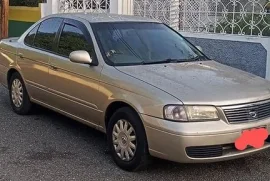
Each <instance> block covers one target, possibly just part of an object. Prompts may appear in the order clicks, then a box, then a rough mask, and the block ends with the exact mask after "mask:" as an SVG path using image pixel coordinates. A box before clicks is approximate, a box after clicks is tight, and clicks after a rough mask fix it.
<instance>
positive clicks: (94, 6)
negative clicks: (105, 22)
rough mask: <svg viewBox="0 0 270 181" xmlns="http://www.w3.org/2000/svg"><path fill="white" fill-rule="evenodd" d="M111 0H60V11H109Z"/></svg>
mask: <svg viewBox="0 0 270 181" xmlns="http://www.w3.org/2000/svg"><path fill="white" fill-rule="evenodd" d="M109 7H110V0H60V3H59V12H61V13H65V12H98V13H102V12H109Z"/></svg>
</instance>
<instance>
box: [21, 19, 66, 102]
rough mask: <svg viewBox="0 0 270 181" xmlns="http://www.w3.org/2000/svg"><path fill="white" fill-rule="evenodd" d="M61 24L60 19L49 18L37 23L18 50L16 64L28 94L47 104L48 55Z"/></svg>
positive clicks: (61, 20)
mask: <svg viewBox="0 0 270 181" xmlns="http://www.w3.org/2000/svg"><path fill="white" fill-rule="evenodd" d="M62 22H63V19H62V18H49V19H46V20H44V21H43V22H41V23H39V24H38V25H36V26H35V27H34V28H33V29H32V30H31V31H30V32H29V33H28V35H27V36H26V37H25V39H24V42H23V43H22V45H21V46H20V48H19V49H18V55H19V56H18V58H17V63H18V65H19V67H20V69H21V72H22V74H23V78H24V81H25V83H26V86H27V90H28V93H29V95H31V97H32V98H33V99H35V100H37V101H40V102H43V103H48V101H47V99H46V96H47V86H48V85H47V83H48V75H49V54H50V53H51V52H52V50H53V47H54V45H55V39H56V35H57V32H58V31H59V28H60V26H61V24H62Z"/></svg>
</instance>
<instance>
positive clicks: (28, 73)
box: [0, 13, 270, 171]
mask: <svg viewBox="0 0 270 181" xmlns="http://www.w3.org/2000/svg"><path fill="white" fill-rule="evenodd" d="M0 51H1V52H0V82H1V83H2V84H3V85H4V86H5V87H7V88H8V90H9V92H10V100H11V104H12V108H13V110H14V111H15V112H16V113H18V114H20V115H25V114H28V113H30V111H31V108H32V106H33V104H39V105H42V106H44V107H47V108H50V109H52V110H54V111H56V112H59V113H62V114H63V115H66V116H68V117H71V118H73V119H75V120H77V121H80V122H82V123H84V124H87V125H89V126H91V127H94V128H96V129H98V130H100V131H102V132H104V133H106V134H107V137H108V146H109V148H110V151H111V154H112V157H113V159H114V161H115V162H116V164H117V165H118V166H119V167H121V168H122V169H125V170H128V171H132V170H136V169H139V168H142V167H143V166H145V165H146V164H147V163H148V161H149V157H150V155H151V156H154V157H159V158H162V159H166V160H171V161H176V162H182V163H192V162H193V163H195V162H213V161H222V160H228V159H234V158H239V157H242V156H247V155H250V154H252V153H255V152H257V151H260V150H263V149H266V148H269V147H270V143H269V142H268V140H269V139H264V140H261V141H262V143H264V144H263V146H261V147H259V148H255V147H252V146H250V145H249V144H248V142H247V143H246V144H247V145H246V148H245V149H243V150H241V151H240V150H239V149H237V148H236V146H235V141H236V140H237V139H238V138H240V137H241V135H242V133H243V131H245V130H251V129H256V128H263V129H265V130H267V131H269V130H270V83H269V82H268V81H266V80H265V79H262V78H259V77H257V76H255V75H252V74H249V73H246V72H243V71H240V70H237V69H234V68H231V67H228V66H225V65H222V64H220V63H217V62H215V61H213V60H210V59H209V58H207V57H206V56H205V55H204V54H203V53H202V52H201V51H200V50H198V49H197V48H196V47H195V46H194V45H192V44H191V43H189V42H188V41H187V40H186V39H185V38H184V37H182V36H181V35H180V34H179V33H178V32H176V31H174V30H173V29H171V28H169V27H168V26H166V25H164V24H162V23H160V22H158V21H155V20H150V19H146V18H140V17H134V16H120V15H110V14H80V13H78V14H76V13H75V14H58V15H51V16H48V17H46V18H43V19H42V20H40V21H38V22H37V23H35V24H34V25H33V26H32V27H30V28H29V29H28V30H27V31H26V32H25V33H24V34H23V35H22V36H21V37H20V38H9V39H5V40H2V41H1V43H0ZM253 136H255V137H256V136H257V135H255V133H254V135H253ZM247 141H248V140H247Z"/></svg>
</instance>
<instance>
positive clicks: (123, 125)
mask: <svg viewBox="0 0 270 181" xmlns="http://www.w3.org/2000/svg"><path fill="white" fill-rule="evenodd" d="M107 137H108V144H109V148H110V151H111V154H112V157H113V159H114V161H115V163H116V164H117V165H118V166H119V167H120V168H122V169H123V170H127V171H135V170H139V169H143V168H144V167H145V166H147V164H148V161H149V154H148V146H147V139H146V134H145V130H144V127H143V124H142V121H141V119H140V117H139V116H138V115H137V113H136V112H135V111H133V110H132V109H130V108H128V107H125V108H120V109H119V110H117V111H116V112H115V113H114V114H113V116H112V117H111V119H110V122H109V124H108V129H107Z"/></svg>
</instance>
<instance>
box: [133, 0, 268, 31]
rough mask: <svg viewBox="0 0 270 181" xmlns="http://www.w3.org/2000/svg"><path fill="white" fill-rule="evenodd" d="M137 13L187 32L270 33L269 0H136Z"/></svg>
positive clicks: (135, 11)
mask: <svg viewBox="0 0 270 181" xmlns="http://www.w3.org/2000/svg"><path fill="white" fill-rule="evenodd" d="M134 14H135V15H140V16H147V17H150V18H155V19H159V20H161V21H162V22H164V23H167V24H169V25H170V26H172V27H173V28H175V29H178V30H181V31H187V32H207V33H209V32H210V33H223V34H239V35H256V36H270V2H269V1H268V0H134Z"/></svg>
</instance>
